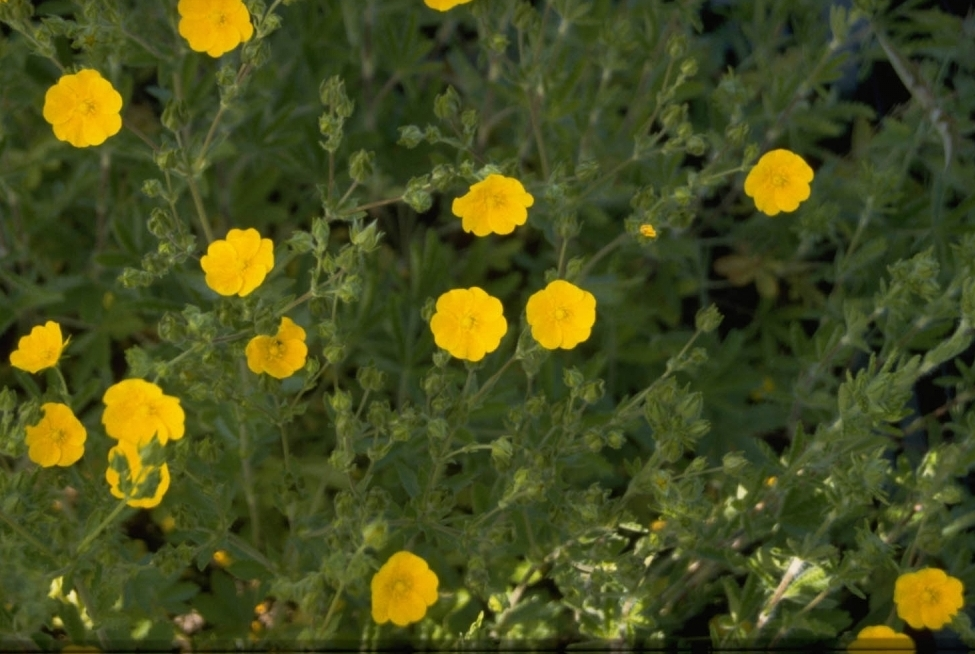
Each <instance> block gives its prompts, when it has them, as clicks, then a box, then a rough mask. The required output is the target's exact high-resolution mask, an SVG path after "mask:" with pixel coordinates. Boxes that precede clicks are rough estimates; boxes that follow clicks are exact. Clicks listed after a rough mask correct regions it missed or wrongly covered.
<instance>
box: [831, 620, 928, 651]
mask: <svg viewBox="0 0 975 654" xmlns="http://www.w3.org/2000/svg"><path fill="white" fill-rule="evenodd" d="M847 651H849V652H862V651H869V652H876V653H877V654H887V653H888V652H901V653H903V652H913V651H914V641H913V640H911V637H910V636H908V635H907V634H902V633H900V632H897V631H894V630H893V629H891V628H890V627H888V626H887V625H877V626H875V627H864V628H863V629H861V630H860V633H858V634H857V638H856V640H854V641H853V642H852V643H850V645H849V647H847Z"/></svg>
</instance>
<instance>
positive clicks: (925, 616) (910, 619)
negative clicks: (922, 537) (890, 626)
mask: <svg viewBox="0 0 975 654" xmlns="http://www.w3.org/2000/svg"><path fill="white" fill-rule="evenodd" d="M964 592H965V588H964V586H963V585H962V583H961V581H960V580H958V579H955V578H954V577H949V576H948V575H947V574H945V571H944V570H939V569H937V568H924V569H923V570H918V571H917V572H906V573H904V574H902V575H901V576H899V577H898V578H897V583H896V584H894V604H896V605H897V615H898V616H900V618H901V619H902V620H903V621H904V622H906V623H907V624H909V625H911V627H913V628H914V629H923V628H924V627H927V628H928V629H941V628H942V627H943V626H945V625H946V624H948V623H949V622H951V619H952V618H953V617H955V614H956V613H958V610H959V609H961V607H962V605H963V604H964V599H962V593H964Z"/></svg>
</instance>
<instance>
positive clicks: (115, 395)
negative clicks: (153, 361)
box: [102, 379, 186, 447]
mask: <svg viewBox="0 0 975 654" xmlns="http://www.w3.org/2000/svg"><path fill="white" fill-rule="evenodd" d="M102 402H104V403H105V413H103V414H102V424H103V425H105V431H106V432H107V433H108V435H109V436H111V437H112V438H115V439H117V440H119V441H126V442H128V443H131V444H133V445H135V446H136V447H143V446H145V445H147V444H148V443H149V441H151V440H152V439H153V437H155V438H156V440H158V441H159V444H160V445H165V444H166V443H167V442H168V441H169V439H173V440H179V439H181V438H182V437H183V431H184V425H183V422H184V421H185V419H186V414H184V413H183V408H182V407H181V406H180V405H179V398H175V397H172V396H171V395H163V392H162V389H161V388H159V387H158V386H156V385H155V384H153V383H152V382H147V381H146V380H144V379H125V380H123V381H120V382H119V383H117V384H113V385H112V386H110V387H109V388H108V390H107V391H105V395H104V396H103V397H102Z"/></svg>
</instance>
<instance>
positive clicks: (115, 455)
mask: <svg viewBox="0 0 975 654" xmlns="http://www.w3.org/2000/svg"><path fill="white" fill-rule="evenodd" d="M120 471H121V474H120ZM105 480H106V481H107V482H108V485H109V486H110V487H111V488H110V490H111V492H112V495H114V496H115V497H117V498H119V499H120V500H126V504H128V505H129V506H134V507H136V508H142V509H151V508H152V507H154V506H156V505H157V504H159V503H160V502H161V501H162V498H163V495H165V494H166V491H167V490H169V466H168V465H166V464H165V463H163V464H162V465H158V466H156V465H145V463H144V462H143V460H142V457H141V456H140V454H139V448H138V446H136V445H134V444H133V443H130V442H127V441H119V444H118V445H116V446H115V447H113V448H112V449H110V450H109V451H108V468H106V469H105ZM150 491H152V494H150Z"/></svg>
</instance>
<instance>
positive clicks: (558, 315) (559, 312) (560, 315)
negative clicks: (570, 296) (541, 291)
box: [555, 307, 569, 321]
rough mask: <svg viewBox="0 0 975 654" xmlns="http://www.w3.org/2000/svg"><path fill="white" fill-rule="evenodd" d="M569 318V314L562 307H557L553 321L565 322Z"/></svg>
mask: <svg viewBox="0 0 975 654" xmlns="http://www.w3.org/2000/svg"><path fill="white" fill-rule="evenodd" d="M568 317H569V312H568V310H567V309H565V308H563V307H559V308H557V309H556V310H555V319H556V320H558V321H562V320H565V319H566V318H568Z"/></svg>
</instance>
